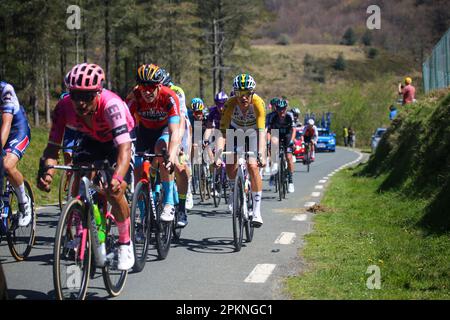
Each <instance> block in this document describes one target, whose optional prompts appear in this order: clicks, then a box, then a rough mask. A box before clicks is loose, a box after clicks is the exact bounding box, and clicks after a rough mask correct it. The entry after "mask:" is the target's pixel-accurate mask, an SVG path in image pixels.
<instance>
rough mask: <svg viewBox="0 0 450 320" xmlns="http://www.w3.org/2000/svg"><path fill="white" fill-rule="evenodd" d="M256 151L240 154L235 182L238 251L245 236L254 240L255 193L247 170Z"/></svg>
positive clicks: (235, 231) (235, 229)
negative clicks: (253, 193)
mask: <svg viewBox="0 0 450 320" xmlns="http://www.w3.org/2000/svg"><path fill="white" fill-rule="evenodd" d="M223 154H224V155H227V154H236V153H235V152H228V151H227V152H223ZM253 155H254V152H252V151H248V152H243V153H240V154H239V158H238V171H237V175H236V178H235V182H234V193H233V200H232V201H233V204H232V206H233V218H232V222H233V244H234V249H235V251H236V252H238V251H240V250H241V248H242V242H243V237H244V230H245V237H246V241H247V242H251V241H252V240H253V233H254V226H253V225H252V219H253V195H252V189H251V182H250V176H249V173H248V170H247V161H248V159H249V157H250V156H253Z"/></svg>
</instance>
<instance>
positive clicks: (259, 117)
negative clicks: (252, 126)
mask: <svg viewBox="0 0 450 320" xmlns="http://www.w3.org/2000/svg"><path fill="white" fill-rule="evenodd" d="M252 104H253V107H254V108H255V115H256V127H257V128H258V130H265V128H266V105H265V103H264V100H263V99H261V98H260V97H259V96H258V95H256V94H255V95H253V99H252Z"/></svg>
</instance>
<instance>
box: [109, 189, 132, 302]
mask: <svg viewBox="0 0 450 320" xmlns="http://www.w3.org/2000/svg"><path fill="white" fill-rule="evenodd" d="M124 197H125V195H124ZM102 214H105V213H102ZM130 229H131V226H130ZM113 230H114V231H115V233H114V234H113ZM130 232H131V230H130ZM118 242H119V231H118V230H117V226H116V223H115V220H114V219H111V218H107V219H106V241H105V245H106V255H107V256H108V255H110V254H112V255H114V261H113V263H112V264H108V263H107V264H106V265H105V266H104V267H102V276H103V282H104V284H105V288H106V291H108V293H109V295H110V296H111V297H117V296H118V295H120V293H121V292H122V290H123V288H124V287H125V283H126V281H127V276H128V270H118V269H117V261H116V260H115V259H116V257H117V252H116V251H117V250H118V247H119V243H118ZM115 274H117V276H114V275H115ZM115 278H117V280H115Z"/></svg>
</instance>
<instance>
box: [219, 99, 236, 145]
mask: <svg viewBox="0 0 450 320" xmlns="http://www.w3.org/2000/svg"><path fill="white" fill-rule="evenodd" d="M235 106H236V98H235V97H233V98H231V99H228V101H227V102H226V103H225V106H224V111H223V114H222V117H221V118H220V131H222V135H223V136H224V137H226V133H227V129H229V128H230V124H231V116H232V115H233V110H234V107H235Z"/></svg>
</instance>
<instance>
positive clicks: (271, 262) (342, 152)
mask: <svg viewBox="0 0 450 320" xmlns="http://www.w3.org/2000/svg"><path fill="white" fill-rule="evenodd" d="M357 158H358V154H357V153H356V152H354V151H351V150H348V149H343V148H338V149H337V151H336V152H335V153H320V154H318V155H317V157H316V161H315V162H314V163H313V164H312V167H311V171H310V172H309V173H307V172H306V170H305V166H303V165H302V164H299V163H297V164H296V167H295V169H296V170H295V176H294V182H295V193H292V194H288V197H287V199H286V200H283V201H282V202H280V201H278V198H277V194H276V193H274V191H273V190H272V188H271V187H269V185H268V179H267V178H265V182H264V190H263V203H262V214H263V219H264V225H263V226H262V227H261V228H260V229H255V235H254V238H253V241H252V242H251V243H245V242H244V244H243V247H242V249H241V251H240V252H234V246H233V243H232V241H233V233H232V232H233V231H232V224H231V214H229V213H227V211H226V205H224V204H223V201H222V204H221V206H219V208H217V209H216V208H214V205H213V202H212V199H211V200H209V201H207V202H205V203H200V202H199V199H198V198H194V209H193V210H191V211H190V212H189V213H188V219H189V220H188V221H189V224H188V226H187V227H186V228H185V229H184V230H183V232H182V236H181V237H182V238H181V240H180V241H179V242H178V243H173V244H172V246H171V249H170V252H169V255H168V257H167V258H166V259H165V260H163V261H158V260H157V253H156V249H155V248H153V247H150V250H149V255H148V260H147V263H146V266H145V268H144V270H143V271H142V272H140V273H129V275H128V278H127V283H126V285H125V288H124V291H123V292H122V294H121V295H120V296H119V297H117V298H114V299H151V300H166V299H170V300H205V299H207V300H211V299H212V300H247V299H251V300H259V299H264V300H266V299H267V300H271V299H288V297H287V296H286V295H285V293H284V292H283V285H282V280H283V279H284V278H285V277H286V276H288V275H294V274H297V273H298V272H299V271H300V270H301V268H302V261H301V258H299V257H298V250H299V248H301V247H302V246H303V240H302V239H303V236H304V235H305V234H307V233H308V232H310V231H311V229H312V222H311V219H312V214H311V213H308V212H305V209H304V208H305V203H307V202H317V201H319V199H320V197H321V196H322V193H323V191H324V190H322V189H321V188H320V187H319V188H316V186H317V185H322V186H324V187H325V188H326V184H327V183H328V182H325V181H322V182H319V181H320V180H323V178H324V177H327V175H328V174H330V173H331V172H333V171H334V170H335V169H338V168H339V167H341V166H342V165H344V164H347V163H349V162H352V161H354V160H356V159H357ZM313 192H316V194H315V196H314V197H313V196H312V193H313ZM58 217H59V210H58V209H57V208H56V207H45V208H41V209H40V210H39V211H38V222H37V237H36V246H35V247H33V250H32V251H31V254H30V257H29V259H28V260H27V261H24V262H15V261H14V260H13V258H12V257H11V256H10V253H9V250H8V247H7V244H6V242H3V243H2V244H1V245H0V261H1V263H2V265H3V268H4V271H5V275H6V278H7V284H8V289H9V291H8V292H9V296H10V298H15V299H54V292H53V280H52V261H53V242H54V236H55V228H56V225H57V223H58ZM87 299H108V293H107V292H106V290H105V288H104V284H103V280H102V277H101V273H97V274H96V276H95V278H94V279H93V280H91V281H90V283H89V290H88V295H87Z"/></svg>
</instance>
